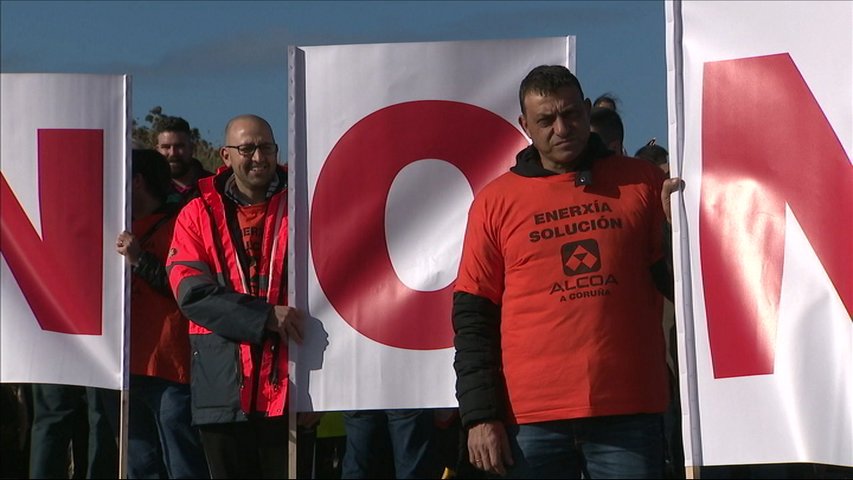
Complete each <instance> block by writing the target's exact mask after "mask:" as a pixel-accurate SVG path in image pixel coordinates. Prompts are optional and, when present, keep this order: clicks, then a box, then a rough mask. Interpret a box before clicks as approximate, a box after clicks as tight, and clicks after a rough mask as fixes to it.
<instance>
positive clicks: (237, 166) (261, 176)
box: [219, 117, 278, 197]
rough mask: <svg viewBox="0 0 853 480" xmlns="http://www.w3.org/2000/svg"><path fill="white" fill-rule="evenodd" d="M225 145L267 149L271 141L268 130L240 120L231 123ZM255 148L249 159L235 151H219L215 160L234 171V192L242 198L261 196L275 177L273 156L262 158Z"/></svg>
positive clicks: (253, 121)
mask: <svg viewBox="0 0 853 480" xmlns="http://www.w3.org/2000/svg"><path fill="white" fill-rule="evenodd" d="M225 141H226V145H231V146H239V145H256V146H257V145H270V144H275V138H274V137H273V133H272V131H271V130H270V128H269V127H268V126H267V124H266V123H264V122H263V121H262V120H259V119H257V118H251V117H247V118H240V119H237V120H235V121H234V122H232V123H231V126H230V127H229V129H228V132H227V134H226V138H225ZM261 150H263V149H261V148H256V149H255V152H254V153H252V155H251V156H246V155H242V154H240V152H239V151H237V149H236V148H228V147H222V148H221V149H220V150H219V156H220V157H222V161H223V163H225V165H226V166H228V167H231V168H232V169H233V170H234V177H235V181H236V182H237V188H238V189H239V190H240V192H242V193H243V194H244V195H246V196H249V197H253V196H263V195H266V191H267V188H268V187H269V185H270V183H271V182H272V179H273V176H274V175H276V164H277V159H278V154H277V153H272V154H265V153H263V152H262V151H261ZM253 194H254V195H253Z"/></svg>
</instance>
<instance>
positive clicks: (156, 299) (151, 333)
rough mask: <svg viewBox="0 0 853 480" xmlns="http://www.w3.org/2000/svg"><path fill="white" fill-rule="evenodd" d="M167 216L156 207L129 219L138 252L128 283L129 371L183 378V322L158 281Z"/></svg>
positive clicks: (186, 368) (186, 351)
mask: <svg viewBox="0 0 853 480" xmlns="http://www.w3.org/2000/svg"><path fill="white" fill-rule="evenodd" d="M169 215H170V214H169V213H164V212H158V213H154V214H152V215H147V216H146V217H144V218H140V219H139V220H134V222H133V233H134V234H136V236H137V237H138V238H140V239H141V241H142V249H143V251H144V253H143V254H142V255H141V258H140V260H139V265H138V266H137V267H135V268H134V269H133V277H132V278H131V284H130V285H131V292H132V294H131V295H132V297H131V303H130V341H131V345H130V347H131V348H130V373H132V374H134V375H147V376H151V377H159V378H165V379H167V380H171V381H173V382H178V383H189V381H190V346H189V341H188V340H187V323H188V322H187V319H186V317H184V316H183V315H182V314H181V311H180V310H179V309H178V305H177V304H176V303H175V298H174V297H173V296H172V292H170V291H168V289H166V285H164V284H163V282H164V280H165V275H163V270H162V269H163V265H164V264H165V261H166V252H168V251H169V243H170V242H171V240H172V230H173V228H174V226H175V217H174V216H169ZM161 289H163V290H165V291H163V290H161Z"/></svg>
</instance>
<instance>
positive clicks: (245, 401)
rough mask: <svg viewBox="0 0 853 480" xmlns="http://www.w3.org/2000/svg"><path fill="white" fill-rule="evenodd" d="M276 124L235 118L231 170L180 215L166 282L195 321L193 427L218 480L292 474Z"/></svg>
mask: <svg viewBox="0 0 853 480" xmlns="http://www.w3.org/2000/svg"><path fill="white" fill-rule="evenodd" d="M278 151H279V148H278V145H277V144H276V143H275V138H274V136H273V132H272V128H271V127H270V125H269V123H268V122H267V121H266V120H264V119H263V118H261V117H258V116H256V115H241V116H238V117H235V118H233V119H231V121H230V122H228V126H227V127H226V129H225V144H224V146H223V147H222V148H221V149H220V150H219V155H220V157H221V158H222V162H223V164H224V166H223V167H221V168H220V169H219V171H218V172H217V173H216V175H215V176H213V177H208V178H204V179H202V180H200V181H199V184H198V188H199V196H198V197H196V198H194V199H193V200H191V201H190V202H189V203H188V204H187V205H186V207H184V209H183V210H182V211H181V213H180V214H179V216H178V219H177V222H176V225H175V233H174V236H173V238H172V245H171V249H170V251H169V257H168V260H167V268H168V275H169V282H170V284H171V287H172V290H173V292H174V294H175V298H176V299H177V301H178V305H179V306H180V307H181V310H182V311H183V312H184V314H185V315H186V316H187V318H189V319H190V327H189V329H190V330H189V333H190V335H189V336H190V345H191V348H192V358H193V361H192V375H191V389H192V397H193V401H192V405H193V412H192V415H193V424H194V425H196V426H198V428H199V430H200V432H201V436H202V442H203V445H204V449H205V454H206V456H207V458H208V462H209V465H210V473H211V476H212V477H213V478H284V477H285V476H286V475H287V438H288V435H287V433H288V424H287V420H286V413H287V402H286V400H287V388H288V381H287V379H288V372H287V357H288V355H287V354H288V352H287V340H288V339H289V338H292V339H293V340H294V341H296V342H297V343H301V342H302V328H303V327H302V322H303V316H302V313H301V312H299V311H298V310H296V309H294V308H291V307H289V306H287V291H286V280H287V256H286V251H287V249H286V247H287V208H286V207H287V205H286V202H287V176H286V171H285V170H284V168H282V167H281V166H279V165H278Z"/></svg>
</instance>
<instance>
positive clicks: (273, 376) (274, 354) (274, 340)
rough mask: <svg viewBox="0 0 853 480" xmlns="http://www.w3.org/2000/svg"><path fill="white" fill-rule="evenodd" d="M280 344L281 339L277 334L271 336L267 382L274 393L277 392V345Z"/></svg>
mask: <svg viewBox="0 0 853 480" xmlns="http://www.w3.org/2000/svg"><path fill="white" fill-rule="evenodd" d="M279 342H281V337H279V336H278V334H273V335H272V346H271V347H270V352H271V353H272V355H271V356H272V360H271V361H272V365H270V376H269V382H270V384H272V388H273V390H275V391H278V389H279V386H278V351H279V348H278V344H279Z"/></svg>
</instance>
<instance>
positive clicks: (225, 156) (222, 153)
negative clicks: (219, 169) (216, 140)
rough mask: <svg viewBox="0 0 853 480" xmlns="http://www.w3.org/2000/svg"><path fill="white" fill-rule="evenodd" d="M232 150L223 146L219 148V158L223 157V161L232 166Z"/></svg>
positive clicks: (227, 165)
mask: <svg viewBox="0 0 853 480" xmlns="http://www.w3.org/2000/svg"><path fill="white" fill-rule="evenodd" d="M230 155H231V152H229V151H228V149H227V148H225V147H222V148H220V149H219V158H221V159H222V163H224V164H225V166H226V167H230V166H231V157H230Z"/></svg>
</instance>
